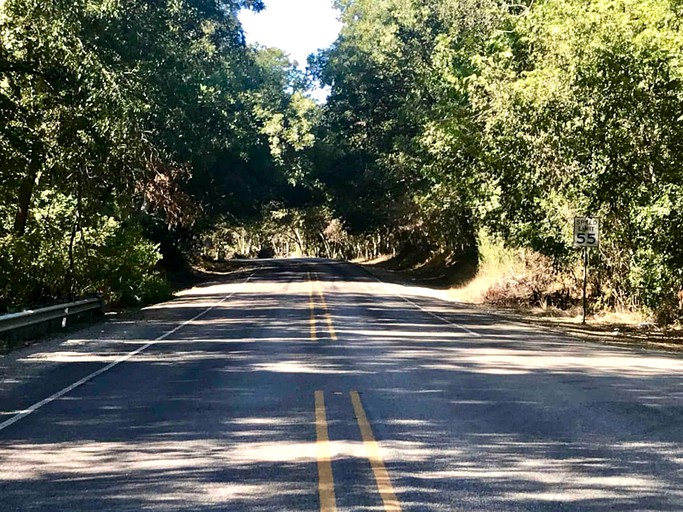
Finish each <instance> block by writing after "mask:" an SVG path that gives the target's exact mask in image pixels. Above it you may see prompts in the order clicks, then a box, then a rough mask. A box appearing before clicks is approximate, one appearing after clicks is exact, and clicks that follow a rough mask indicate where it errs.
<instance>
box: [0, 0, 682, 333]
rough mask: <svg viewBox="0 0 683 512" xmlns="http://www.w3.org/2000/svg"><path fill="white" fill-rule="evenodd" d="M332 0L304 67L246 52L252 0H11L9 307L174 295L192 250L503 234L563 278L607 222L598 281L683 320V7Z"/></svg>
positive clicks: (1, 86) (6, 196) (428, 250)
mask: <svg viewBox="0 0 683 512" xmlns="http://www.w3.org/2000/svg"><path fill="white" fill-rule="evenodd" d="M337 6H338V8H339V10H340V13H341V14H340V15H341V19H342V22H343V29H342V31H341V33H340V35H339V37H338V39H337V41H336V42H335V43H334V44H333V45H332V46H331V47H330V48H328V49H325V50H323V51H321V52H319V53H318V54H317V55H314V56H312V57H311V58H310V62H309V64H310V66H309V67H310V72H311V73H310V76H303V75H302V74H301V73H300V72H298V71H297V70H296V69H294V68H292V67H291V65H290V63H289V62H288V59H287V57H286V56H285V55H284V54H283V53H282V52H281V51H279V50H276V49H267V48H250V47H248V46H247V45H246V44H245V41H244V37H243V34H242V31H241V27H240V25H239V21H238V18H237V12H238V11H239V9H242V8H252V9H260V8H262V7H263V6H262V5H261V2H259V1H258V0H252V1H249V0H162V1H156V2H143V1H140V0H117V1H109V0H72V1H68V2H67V1H57V2H40V1H38V0H4V1H0V117H1V118H2V119H3V121H4V122H3V123H2V124H1V125H0V309H2V308H6V307H9V306H21V305H26V304H30V303H35V302H40V301H41V300H54V299H57V298H63V297H66V296H73V295H80V294H84V293H87V292H90V291H102V292H104V293H107V294H108V295H110V296H111V297H113V298H114V299H119V300H123V301H138V300H145V298H151V297H153V296H158V295H159V294H161V293H162V292H163V280H162V279H161V278H160V276H159V275H158V271H157V269H158V265H157V261H158V259H159V258H160V256H161V255H160V252H159V251H161V253H163V255H164V257H165V258H166V260H167V267H168V265H169V264H171V263H172V262H174V261H179V260H181V259H182V257H183V255H186V254H188V253H189V252H191V251H192V250H195V249H196V248H197V247H203V249H204V251H205V252H206V253H207V254H209V253H210V254H212V255H213V256H214V257H218V256H229V255H230V254H231V253H239V254H243V255H255V254H257V253H258V252H259V251H261V250H262V249H263V248H264V247H270V248H273V250H275V251H276V252H277V253H280V254H288V253H298V254H320V255H329V256H332V257H346V258H349V257H354V256H372V255H376V254H377V253H380V252H391V251H394V252H396V251H399V252H401V251H409V252H412V253H414V254H420V255H421V256H420V257H422V258H428V257H429V256H430V255H435V254H441V255H444V254H447V255H452V256H453V257H454V258H455V260H457V259H458V258H459V257H472V256H473V255H474V256H475V257H476V254H477V253H478V250H479V247H478V246H479V244H481V243H482V236H484V237H487V238H486V239H487V240H489V238H488V237H490V236H493V237H497V238H498V239H499V240H501V241H502V242H503V243H505V244H506V245H507V246H509V247H517V248H524V249H527V250H530V251H533V252H534V253H535V254H538V255H540V256H542V257H545V260H544V261H546V262H549V267H548V268H549V269H550V270H551V271H553V272H558V273H560V274H562V273H564V274H565V275H567V274H571V272H572V270H573V269H574V267H575V265H576V264H577V262H578V258H579V254H578V252H577V251H576V250H575V249H573V248H572V247H571V226H572V218H573V217H574V216H576V215H592V216H597V217H599V218H600V219H601V222H602V232H603V235H604V236H603V240H602V245H601V248H600V250H599V251H593V252H592V253H591V265H592V266H593V267H594V268H595V269H596V271H595V272H593V273H592V276H593V278H592V283H591V291H592V293H593V295H594V296H595V297H596V298H597V299H599V300H600V301H601V303H602V304H604V305H605V306H615V305H626V306H645V307H647V308H649V309H651V310H653V311H659V312H660V313H661V318H662V319H663V320H669V321H670V320H673V319H674V318H675V317H676V316H677V315H680V313H681V306H680V302H679V297H681V290H682V286H683V230H681V226H682V225H683V213H681V212H683V180H682V178H683V170H682V169H683V165H682V164H683V156H682V155H683V117H682V116H683V27H682V26H681V25H682V23H683V3H681V2H680V0H536V1H527V0H523V1H521V2H516V3H508V2H504V1H502V0H459V1H457V2H456V1H453V0H338V1H337ZM311 79H313V80H316V81H319V82H320V83H322V84H325V85H328V86H329V87H330V91H331V93H330V97H329V99H328V101H327V103H326V104H325V105H322V106H319V105H316V104H315V103H314V102H313V101H312V100H311V99H310V98H308V97H307V96H306V88H307V87H308V85H309V81H310V80H311ZM482 233H487V234H484V235H482ZM487 243H488V242H487ZM174 257H175V258H176V259H175V260H174V259H173V258H174ZM97 261H99V262H102V264H101V265H97V264H95V263H94V262H97ZM449 261H451V260H449ZM132 276H135V278H134V279H133V278H132ZM145 283H146V284H145Z"/></svg>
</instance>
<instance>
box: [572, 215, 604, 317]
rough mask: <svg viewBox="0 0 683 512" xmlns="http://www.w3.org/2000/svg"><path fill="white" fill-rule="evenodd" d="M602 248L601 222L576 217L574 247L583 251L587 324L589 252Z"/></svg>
mask: <svg viewBox="0 0 683 512" xmlns="http://www.w3.org/2000/svg"><path fill="white" fill-rule="evenodd" d="M599 246H600V221H599V219H596V218H592V217H574V247H575V248H578V247H581V249H582V250H583V254H582V256H583V320H582V321H581V323H582V324H585V323H586V314H587V312H588V303H587V299H586V285H587V283H588V251H589V249H590V248H591V247H599Z"/></svg>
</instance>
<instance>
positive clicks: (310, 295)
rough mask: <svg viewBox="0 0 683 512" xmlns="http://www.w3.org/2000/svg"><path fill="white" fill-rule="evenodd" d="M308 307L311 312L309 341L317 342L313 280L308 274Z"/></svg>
mask: <svg viewBox="0 0 683 512" xmlns="http://www.w3.org/2000/svg"><path fill="white" fill-rule="evenodd" d="M308 284H309V286H308V307H309V309H310V310H311V320H310V324H311V339H312V340H313V341H317V340H318V334H317V329H316V327H315V300H314V296H313V280H312V279H311V273H310V272H309V273H308Z"/></svg>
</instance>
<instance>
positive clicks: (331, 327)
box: [315, 279, 337, 341]
mask: <svg viewBox="0 0 683 512" xmlns="http://www.w3.org/2000/svg"><path fill="white" fill-rule="evenodd" d="M315 285H316V289H317V291H318V296H320V302H322V305H323V309H324V310H325V320H327V329H328V331H329V332H330V338H332V340H333V341H337V332H336V331H335V330H334V324H333V323H332V315H330V309H329V308H328V307H327V301H326V300H325V294H323V291H322V289H321V288H320V282H319V281H318V280H317V279H316V281H315Z"/></svg>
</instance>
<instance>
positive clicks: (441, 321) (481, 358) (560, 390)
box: [0, 259, 683, 512]
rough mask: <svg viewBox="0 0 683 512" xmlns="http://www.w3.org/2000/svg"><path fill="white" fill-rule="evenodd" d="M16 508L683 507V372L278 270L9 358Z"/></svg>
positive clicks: (394, 291)
mask: <svg viewBox="0 0 683 512" xmlns="http://www.w3.org/2000/svg"><path fill="white" fill-rule="evenodd" d="M0 376H1V377H2V379H3V380H2V383H1V384H0V511H14V510H17V511H19V510H21V511H24V510H26V511H28V510H31V511H33V510H40V511H93V510H99V511H105V510H112V511H114V510H116V511H119V510H121V511H123V510H125V511H141V510H164V511H166V510H167V511H188V512H189V511H219V510H220V511H239V510H245V511H252V510H253V511H271V510H272V511H290V510H291V511H299V510H306V511H314V510H321V511H334V510H340V511H342V510H348V511H350V510H378V511H389V510H394V511H396V510H442V511H493V510H501V511H517V510H547V511H565V510H576V511H586V510H589V511H590V510H614V511H662V510H683V444H682V441H683V359H682V358H681V357H679V356H675V355H668V354H663V353H656V352H648V351H643V350H625V349H621V348H613V347H606V346H600V345H595V344H587V343H583V342H580V341H577V340H572V339H569V338H565V337H562V336H558V335H554V334H551V333H549V332H547V331H539V330H537V329H534V328H531V327H525V326H522V325H519V324H515V323H511V322H505V321H502V320H500V319H498V318H496V317H492V316H490V315H486V314H484V313H481V312H479V311H477V310H473V309H470V308H466V307H463V306H458V305H454V304H451V303H444V302H441V301H438V300H436V299H434V298H430V297H429V296H427V295H423V294H421V292H420V290H418V289H414V288H409V287H402V286H398V285H389V284H385V283H381V282H378V281H377V280H375V279H373V278H372V277H370V276H369V275H368V274H366V273H365V272H364V271H363V270H362V269H360V268H359V267H356V266H354V265H351V264H347V263H339V262H333V261H327V260H315V259H299V260H264V261H261V262H258V263H257V264H255V269H254V271H253V272H251V273H248V274H245V275H244V277H243V279H242V280H241V281H231V282H226V283H224V284H213V285H207V286H205V287H203V288H198V289H194V290H191V291H189V292H187V293H185V294H183V295H182V297H180V298H179V299H177V300H175V301H172V302H170V303H166V304H161V305H158V306H156V307H153V308H150V309H147V310H146V311H145V312H144V315H142V317H141V318H140V320H139V321H136V322H132V321H120V322H112V323H109V324H105V325H104V326H98V327H93V328H90V329H87V330H85V331H82V332H81V333H79V334H78V335H77V336H74V337H72V338H70V339H69V340H68V341H66V342H64V343H60V344H55V343H52V344H50V343H47V344H45V345H41V346H36V347H33V348H30V349H26V350H23V351H20V352H17V353H14V354H12V355H11V356H6V357H5V358H2V359H0Z"/></svg>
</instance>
